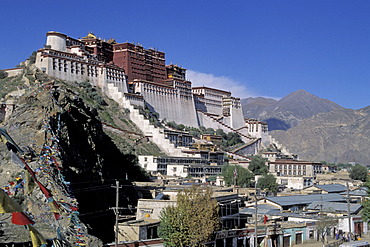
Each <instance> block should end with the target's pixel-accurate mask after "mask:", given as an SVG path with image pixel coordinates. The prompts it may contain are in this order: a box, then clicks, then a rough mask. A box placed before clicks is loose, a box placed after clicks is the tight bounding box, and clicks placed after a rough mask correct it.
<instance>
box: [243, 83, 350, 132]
mask: <svg viewBox="0 0 370 247" xmlns="http://www.w3.org/2000/svg"><path fill="white" fill-rule="evenodd" d="M242 108H243V114H244V117H246V118H255V119H258V120H261V121H265V122H267V123H268V125H269V130H287V129H289V128H291V127H294V126H296V125H298V124H299V122H300V121H302V120H303V119H306V118H309V117H312V116H314V115H316V114H318V113H321V112H330V111H332V110H337V109H343V108H342V107H341V106H339V105H337V104H335V103H334V102H332V101H329V100H326V99H322V98H319V97H317V96H315V95H313V94H310V93H308V92H306V91H304V90H298V91H295V92H293V93H290V94H289V95H287V96H285V97H284V98H282V99H280V100H278V101H277V100H274V99H269V98H261V97H259V98H247V99H244V100H242Z"/></svg>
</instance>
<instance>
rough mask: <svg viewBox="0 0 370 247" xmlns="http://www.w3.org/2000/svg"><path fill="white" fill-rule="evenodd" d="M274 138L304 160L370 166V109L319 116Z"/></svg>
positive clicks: (273, 134)
mask: <svg viewBox="0 0 370 247" xmlns="http://www.w3.org/2000/svg"><path fill="white" fill-rule="evenodd" d="M271 135H272V136H273V137H274V138H275V139H276V140H278V141H279V142H280V143H283V144H284V146H286V147H287V148H288V149H289V151H291V152H293V153H296V154H298V155H299V156H300V158H301V159H305V160H313V161H327V162H331V163H349V162H355V163H359V164H365V165H369V164H370V153H369V146H370V106H369V107H365V108H362V109H360V110H352V109H338V110H334V111H331V112H324V113H319V114H317V115H315V116H313V117H311V118H307V119H304V120H302V121H301V122H300V123H299V124H298V125H297V126H295V127H293V128H291V129H289V130H287V131H282V130H276V131H272V132H271Z"/></svg>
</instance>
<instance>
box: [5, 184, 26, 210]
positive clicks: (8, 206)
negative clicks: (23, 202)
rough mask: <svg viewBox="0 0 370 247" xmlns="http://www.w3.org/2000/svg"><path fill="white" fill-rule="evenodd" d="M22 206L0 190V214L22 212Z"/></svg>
mask: <svg viewBox="0 0 370 247" xmlns="http://www.w3.org/2000/svg"><path fill="white" fill-rule="evenodd" d="M22 211H23V210H22V208H21V206H19V205H18V203H16V202H14V201H13V200H12V199H11V198H10V197H9V196H8V195H7V194H6V193H5V192H4V191H3V190H2V189H0V213H1V214H4V213H14V212H22Z"/></svg>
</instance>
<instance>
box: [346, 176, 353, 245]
mask: <svg viewBox="0 0 370 247" xmlns="http://www.w3.org/2000/svg"><path fill="white" fill-rule="evenodd" d="M347 214H348V234H349V236H350V237H349V238H348V241H349V242H350V241H351V236H352V229H351V228H352V227H351V204H350V199H349V185H348V182H347Z"/></svg>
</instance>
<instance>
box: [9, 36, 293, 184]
mask: <svg viewBox="0 0 370 247" xmlns="http://www.w3.org/2000/svg"><path fill="white" fill-rule="evenodd" d="M46 37H47V38H46V44H45V45H44V47H43V48H41V49H39V50H38V51H37V55H36V61H35V66H36V68H37V69H39V70H40V71H42V72H43V73H45V74H47V75H48V76H50V77H53V78H55V79H60V80H64V81H71V82H89V83H91V84H92V85H93V86H95V87H98V88H100V89H101V91H102V92H103V93H104V94H106V95H107V96H108V97H110V98H112V99H113V100H115V101H116V102H117V103H118V104H119V105H120V106H121V107H122V109H126V110H128V112H129V114H130V119H131V120H132V121H133V122H134V123H135V124H136V125H137V126H138V127H139V129H140V130H141V131H142V132H143V133H144V135H145V136H146V137H147V138H148V139H149V140H151V141H152V142H154V143H155V144H156V145H157V146H158V147H159V148H160V149H161V150H162V151H163V153H164V154H165V156H163V157H153V156H145V155H144V156H139V163H140V165H141V166H142V167H143V168H145V169H147V170H148V171H151V172H159V173H161V174H163V175H173V176H180V177H186V176H189V175H191V176H193V177H194V176H195V177H203V178H205V177H208V176H213V175H219V174H220V173H221V167H217V166H220V165H221V166H222V165H223V162H224V157H225V154H226V155H227V156H228V157H229V158H230V159H236V160H248V158H247V155H254V154H257V153H258V152H259V151H260V150H262V149H263V148H266V147H268V146H269V145H270V144H272V143H273V144H274V145H275V146H276V147H278V148H279V149H280V150H281V151H282V152H283V154H284V155H287V154H288V155H290V154H289V153H288V152H287V151H286V150H285V149H284V147H282V146H281V145H279V144H278V143H276V142H275V141H274V140H273V139H272V138H271V137H270V136H269V134H268V127H267V124H266V123H264V122H260V121H257V120H253V119H244V117H243V113H242V108H241V104H240V99H239V98H236V97H233V96H232V93H231V92H228V91H224V90H220V89H216V88H211V87H205V86H203V87H192V83H191V82H190V81H189V80H187V79H186V69H184V68H182V67H180V66H178V65H174V64H170V65H166V62H165V53H164V52H161V51H158V50H155V49H146V48H144V47H143V46H142V45H139V44H132V43H118V42H116V41H115V40H114V39H109V40H103V39H100V38H97V37H96V36H95V35H94V34H92V33H89V34H88V35H87V36H86V37H83V38H79V39H75V38H72V37H69V36H67V35H65V34H62V33H59V32H54V31H51V32H48V33H47V34H46ZM8 72H9V73H16V71H11V70H9V71H8ZM144 108H145V109H147V110H149V111H150V112H151V113H154V114H156V116H157V117H158V120H159V121H160V122H161V123H162V125H161V126H155V125H154V124H153V123H152V122H150V121H149V120H148V119H147V118H146V117H145V116H143V114H142V112H141V111H140V110H142V109H144ZM169 122H175V123H177V124H183V125H184V126H189V127H196V128H199V127H201V126H203V127H205V128H212V129H215V130H216V129H221V130H223V131H224V132H225V133H229V132H234V133H237V134H238V135H239V136H240V137H241V139H242V140H243V142H244V144H243V145H239V146H238V147H236V148H235V149H230V150H229V151H220V150H218V149H212V148H208V149H207V148H202V147H203V146H204V145H203V144H199V143H198V148H197V149H194V148H191V147H190V146H191V145H192V144H194V139H193V138H192V136H190V135H189V133H186V132H184V131H179V130H174V129H172V128H170V127H169V126H168V125H167V123H169ZM215 138H216V139H217V137H216V136H208V137H207V136H204V137H203V138H202V139H203V140H202V141H203V142H207V141H208V142H211V143H212V141H214V140H215ZM202 145H203V146H202ZM269 155H271V154H268V155H267V156H266V158H269ZM168 157H175V158H174V159H173V160H175V161H174V162H172V163H171V162H170V161H169V159H168ZM204 159H206V162H205V161H204ZM161 162H162V163H161ZM189 163H192V164H193V165H191V166H190V165H189ZM210 164H215V165H217V166H215V167H210V166H209V165H210ZM184 167H185V168H184Z"/></svg>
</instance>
